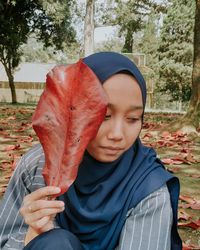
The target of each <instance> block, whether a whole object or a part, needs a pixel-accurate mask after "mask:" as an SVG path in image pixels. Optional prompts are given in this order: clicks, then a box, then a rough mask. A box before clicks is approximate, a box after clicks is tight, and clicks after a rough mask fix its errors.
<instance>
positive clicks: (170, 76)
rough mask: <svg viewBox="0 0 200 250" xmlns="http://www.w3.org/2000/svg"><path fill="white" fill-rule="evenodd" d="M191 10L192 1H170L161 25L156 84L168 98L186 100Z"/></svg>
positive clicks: (191, 45)
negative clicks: (158, 77)
mask: <svg viewBox="0 0 200 250" xmlns="http://www.w3.org/2000/svg"><path fill="white" fill-rule="evenodd" d="M194 11H195V1H194V0H192V1H191V0H172V1H171V4H170V6H169V8H168V11H167V14H166V17H165V18H164V22H163V26H162V28H161V39H160V43H159V49H158V57H159V75H160V79H159V82H158V84H157V87H158V89H159V90H161V91H164V92H167V93H168V94H169V95H170V96H171V99H170V101H183V102H185V101H188V100H189V99H190V95H191V74H192V60H193V26H194Z"/></svg>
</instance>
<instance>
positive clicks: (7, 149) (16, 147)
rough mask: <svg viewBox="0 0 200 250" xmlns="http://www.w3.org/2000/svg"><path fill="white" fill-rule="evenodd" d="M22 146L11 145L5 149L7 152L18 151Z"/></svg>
mask: <svg viewBox="0 0 200 250" xmlns="http://www.w3.org/2000/svg"><path fill="white" fill-rule="evenodd" d="M20 147H21V146H20V144H17V145H9V146H7V147H6V148H5V151H11V150H18V149H19V148H20Z"/></svg>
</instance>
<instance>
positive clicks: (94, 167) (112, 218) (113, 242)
mask: <svg viewBox="0 0 200 250" xmlns="http://www.w3.org/2000/svg"><path fill="white" fill-rule="evenodd" d="M83 61H84V63H85V64H87V65H88V66H89V67H90V68H91V69H92V70H93V72H94V73H95V74H96V76H97V77H98V78H99V80H100V82H101V83H102V84H103V83H104V81H106V80H107V79H108V78H109V77H110V76H112V75H114V74H116V73H119V72H124V73H127V74H131V75H133V76H134V77H135V79H136V80H137V82H138V84H139V86H140V89H141V92H142V97H143V104H144V107H145V102H146V84H145V81H144V78H143V76H142V74H141V73H140V71H139V70H138V68H137V67H136V65H135V64H134V63H133V62H132V61H130V60H129V59H128V58H127V57H125V56H123V55H121V54H118V53H115V52H100V53H96V54H93V55H91V56H88V57H86V58H84V59H83ZM164 184H167V186H168V189H169V193H170V197H171V203H172V210H173V219H174V221H173V227H172V233H171V245H172V246H171V249H173V250H180V249H182V247H181V240H180V238H179V235H178V233H177V205H178V196H179V182H178V179H177V178H176V177H174V176H173V175H171V174H170V173H169V172H167V171H166V170H165V169H164V167H163V165H162V163H161V161H160V160H159V159H157V157H156V153H155V151H154V150H153V149H151V148H148V147H145V146H144V145H142V143H141V141H140V139H139V138H138V139H137V140H136V141H135V143H134V144H133V145H132V146H131V147H130V148H129V149H128V150H127V151H126V152H124V153H123V154H122V155H121V156H120V157H119V158H118V159H117V160H115V161H113V162H111V163H102V162H99V161H97V160H96V159H94V158H93V157H92V156H91V155H90V154H89V153H88V152H87V151H86V152H85V154H84V157H83V160H82V162H81V164H80V167H79V171H78V176H77V179H76V180H75V182H74V184H73V185H72V186H71V187H70V189H69V190H68V191H67V192H66V193H65V194H63V195H62V196H60V197H59V199H61V200H63V201H64V202H65V204H66V206H65V211H64V212H62V213H60V214H58V216H57V220H58V223H59V225H60V226H61V227H62V228H66V229H68V230H70V231H71V232H73V233H74V234H75V235H76V236H77V237H78V238H79V240H80V241H81V243H82V247H83V249H84V250H113V249H115V247H116V246H117V245H118V240H119V236H120V233H121V230H122V228H123V225H124V223H125V220H126V214H127V212H128V210H129V209H131V208H133V207H135V206H136V205H137V204H138V203H139V202H140V201H141V200H142V199H144V198H145V197H146V196H148V195H149V194H150V193H152V192H154V191H156V190H157V189H159V188H160V187H162V186H163V185H164Z"/></svg>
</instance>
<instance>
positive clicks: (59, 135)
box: [33, 60, 108, 195]
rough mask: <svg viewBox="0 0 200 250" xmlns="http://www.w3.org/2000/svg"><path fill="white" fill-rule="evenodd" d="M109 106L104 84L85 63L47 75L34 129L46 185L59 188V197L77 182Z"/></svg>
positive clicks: (59, 67)
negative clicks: (42, 156)
mask: <svg viewBox="0 0 200 250" xmlns="http://www.w3.org/2000/svg"><path fill="white" fill-rule="evenodd" d="M107 103H108V100H107V96H106V94H105V92H104V90H103V88H102V85H101V83H100V82H99V80H98V78H97V77H96V75H95V74H94V73H93V72H92V70H91V69H90V68H89V67H88V66H87V65H86V64H84V63H83V62H82V60H80V61H79V62H78V63H76V64H72V65H68V66H64V65H61V66H57V67H55V68H54V69H53V70H52V71H51V72H50V73H49V74H48V75H47V84H46V88H45V90H44V92H43V94H42V96H41V98H40V101H39V104H38V106H37V109H36V111H35V114H34V115H33V128H34V130H35V132H36V134H37V135H38V137H39V139H40V142H41V144H42V146H43V149H44V153H45V160H46V161H45V167H44V169H43V176H44V179H45V181H46V183H47V185H53V186H58V187H60V188H61V193H60V194H62V193H64V192H66V191H67V190H68V188H69V187H70V186H71V184H72V183H73V182H74V180H75V178H76V176H77V171H78V166H79V164H80V162H81V160H82V157H83V154H84V152H85V149H86V147H87V145H88V143H89V142H90V141H91V140H92V139H93V138H94V137H95V136H96V134H97V132H98V129H99V127H100V125H101V123H102V122H103V120H104V118H105V114H106V109H107ZM60 194H59V195H60Z"/></svg>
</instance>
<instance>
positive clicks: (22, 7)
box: [0, 0, 75, 73]
mask: <svg viewBox="0 0 200 250" xmlns="http://www.w3.org/2000/svg"><path fill="white" fill-rule="evenodd" d="M51 4H52V3H51V2H49V1H39V0H38V1H35V0H34V1H33V0H32V1H30V0H29V1H28V0H17V1H14V0H13V1H6V0H4V1H2V2H1V4H0V61H1V62H2V63H3V65H4V66H6V67H7V68H8V69H9V70H10V73H13V70H14V69H15V68H16V67H17V66H18V64H19V61H20V57H21V55H22V54H21V50H20V46H21V45H22V44H24V43H26V41H27V39H28V36H29V35H30V34H31V33H33V32H35V33H36V34H37V38H38V39H40V40H42V41H43V42H44V44H45V46H49V45H52V44H53V45H54V46H56V47H57V48H62V46H63V43H70V42H72V41H74V40H75V31H74V29H73V28H72V27H71V25H70V20H71V16H70V12H69V7H70V1H68V3H67V4H66V1H62V0H60V1H56V4H57V6H62V12H61V14H62V15H59V20H57V18H56V16H58V15H55V14H54V15H53V13H51V12H50V10H48V8H47V6H50V5H51ZM54 5H55V4H54ZM45 6H46V9H45V8H44V7H45ZM54 7H55V6H54ZM50 14H52V16H50ZM56 14H58V13H57V12H56Z"/></svg>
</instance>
